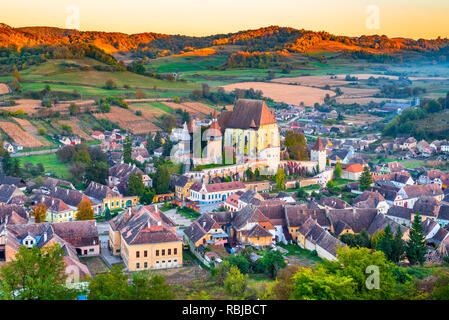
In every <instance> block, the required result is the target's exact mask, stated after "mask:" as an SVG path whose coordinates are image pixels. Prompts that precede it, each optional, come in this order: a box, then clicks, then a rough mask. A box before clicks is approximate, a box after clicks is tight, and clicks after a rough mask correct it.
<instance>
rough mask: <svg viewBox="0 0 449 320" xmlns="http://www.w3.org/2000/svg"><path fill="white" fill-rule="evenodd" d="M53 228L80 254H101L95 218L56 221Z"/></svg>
mask: <svg viewBox="0 0 449 320" xmlns="http://www.w3.org/2000/svg"><path fill="white" fill-rule="evenodd" d="M53 229H54V231H55V233H56V234H57V235H58V236H60V237H61V238H62V239H63V240H65V241H67V242H68V243H70V244H71V245H72V246H73V247H74V248H75V250H76V253H77V254H78V255H79V256H93V255H99V254H100V240H99V236H98V229H97V223H96V221H95V220H84V221H71V222H59V223H54V224H53Z"/></svg>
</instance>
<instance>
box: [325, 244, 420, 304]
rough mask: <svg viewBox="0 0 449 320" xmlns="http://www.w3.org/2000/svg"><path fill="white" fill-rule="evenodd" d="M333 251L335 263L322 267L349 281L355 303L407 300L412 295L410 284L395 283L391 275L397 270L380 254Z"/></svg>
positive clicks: (360, 250)
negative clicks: (360, 300) (360, 301)
mask: <svg viewBox="0 0 449 320" xmlns="http://www.w3.org/2000/svg"><path fill="white" fill-rule="evenodd" d="M336 251H337V261H326V260H325V261H324V262H323V266H324V267H325V268H326V270H327V271H328V272H331V273H334V274H336V275H339V276H345V277H350V278H352V279H353V281H354V289H355V291H354V292H355V295H356V298H357V299H367V300H385V299H386V300H389V299H397V298H399V297H400V298H405V297H408V298H410V297H411V296H412V295H413V294H414V293H415V292H414V289H413V286H412V285H411V283H410V281H405V283H401V282H400V281H398V279H397V278H396V275H395V273H394V271H395V270H396V266H395V265H394V264H393V263H392V262H389V261H388V260H387V259H386V257H385V254H384V253H383V252H381V251H373V250H371V249H368V248H349V247H343V248H337V249H336ZM376 282H377V283H376ZM377 285H378V286H377Z"/></svg>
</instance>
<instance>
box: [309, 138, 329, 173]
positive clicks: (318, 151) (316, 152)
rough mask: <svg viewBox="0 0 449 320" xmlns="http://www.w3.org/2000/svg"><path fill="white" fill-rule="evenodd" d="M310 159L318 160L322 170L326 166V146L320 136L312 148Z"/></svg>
mask: <svg viewBox="0 0 449 320" xmlns="http://www.w3.org/2000/svg"><path fill="white" fill-rule="evenodd" d="M310 160H311V161H316V162H318V166H319V169H320V172H322V171H323V170H324V169H325V168H326V148H324V146H323V143H322V141H321V138H320V137H318V140H317V141H316V142H315V145H314V146H313V147H312V149H311V150H310Z"/></svg>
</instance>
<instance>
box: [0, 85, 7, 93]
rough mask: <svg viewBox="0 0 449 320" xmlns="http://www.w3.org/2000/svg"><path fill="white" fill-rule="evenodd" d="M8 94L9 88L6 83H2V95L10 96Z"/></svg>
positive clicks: (0, 86) (0, 88)
mask: <svg viewBox="0 0 449 320" xmlns="http://www.w3.org/2000/svg"><path fill="white" fill-rule="evenodd" d="M8 93H9V87H8V86H7V85H6V84H4V83H0V94H8Z"/></svg>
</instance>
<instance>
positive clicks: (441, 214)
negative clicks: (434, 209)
mask: <svg viewBox="0 0 449 320" xmlns="http://www.w3.org/2000/svg"><path fill="white" fill-rule="evenodd" d="M437 222H438V223H439V224H440V225H441V226H442V227H443V228H444V227H445V226H447V225H449V206H447V205H442V206H441V207H440V210H439V211H438V217H437Z"/></svg>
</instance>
